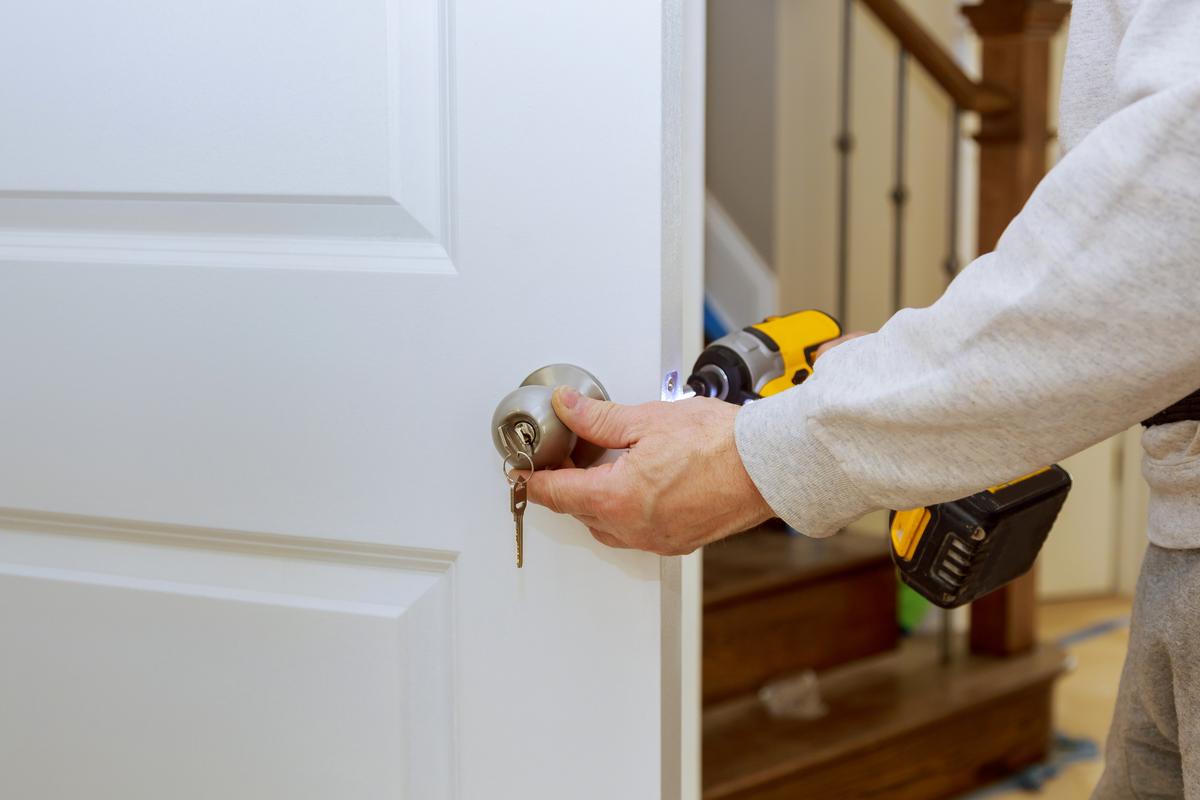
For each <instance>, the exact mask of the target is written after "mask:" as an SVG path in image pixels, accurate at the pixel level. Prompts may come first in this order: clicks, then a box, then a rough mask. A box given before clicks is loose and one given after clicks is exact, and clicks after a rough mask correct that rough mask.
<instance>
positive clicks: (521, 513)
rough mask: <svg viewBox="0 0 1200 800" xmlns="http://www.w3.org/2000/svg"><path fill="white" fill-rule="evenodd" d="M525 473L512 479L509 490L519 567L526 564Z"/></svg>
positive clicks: (526, 481)
mask: <svg viewBox="0 0 1200 800" xmlns="http://www.w3.org/2000/svg"><path fill="white" fill-rule="evenodd" d="M526 483H528V480H527V479H526V478H525V476H524V475H521V476H518V477H517V478H516V479H515V480H514V481H512V483H511V485H510V486H509V490H508V497H509V505H510V506H511V507H512V515H513V524H514V525H515V526H516V529H517V530H516V539H517V569H520V568H521V567H523V566H525V504H526V497H525V484H526Z"/></svg>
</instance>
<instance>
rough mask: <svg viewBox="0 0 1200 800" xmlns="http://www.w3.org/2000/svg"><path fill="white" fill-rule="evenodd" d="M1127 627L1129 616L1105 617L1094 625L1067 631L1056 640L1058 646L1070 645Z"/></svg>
mask: <svg viewBox="0 0 1200 800" xmlns="http://www.w3.org/2000/svg"><path fill="white" fill-rule="evenodd" d="M1128 627H1129V617H1116V618H1115V619H1106V620H1104V621H1102V622H1097V623H1096V624H1094V625H1088V626H1087V627H1086V628H1080V629H1079V630H1077V631H1074V632H1073V633H1068V634H1067V635H1066V636H1064V637H1062V638H1061V639H1059V640H1058V646H1059V647H1070V646H1071V645H1073V644H1079V643H1080V642H1086V641H1087V640H1088V639H1095V638H1096V637H1097V636H1103V635H1104V634H1106V633H1112V632H1113V631H1118V630H1121V629H1122V628H1128Z"/></svg>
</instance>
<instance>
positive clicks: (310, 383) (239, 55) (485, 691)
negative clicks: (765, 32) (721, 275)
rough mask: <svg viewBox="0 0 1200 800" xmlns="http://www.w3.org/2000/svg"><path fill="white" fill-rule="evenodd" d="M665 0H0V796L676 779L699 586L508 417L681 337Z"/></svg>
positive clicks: (389, 793)
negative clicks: (572, 495) (598, 511)
mask: <svg viewBox="0 0 1200 800" xmlns="http://www.w3.org/2000/svg"><path fill="white" fill-rule="evenodd" d="M679 8H680V6H679V4H668V5H667V6H665V7H664V6H663V5H659V4H655V3H645V2H642V0H622V1H621V2H617V3H603V4H600V3H595V4H550V5H546V4H544V3H532V2H530V3H523V2H522V3H515V4H514V3H506V4H491V3H484V2H478V1H477V0H441V1H439V0H387V1H386V2H384V1H382V0H375V2H367V1H366V0H355V1H354V2H331V1H330V0H304V2H299V3H296V2H282V0H240V2H236V3H235V2H233V1H232V0H228V1H226V0H220V1H219V2H212V3H205V4H191V5H188V6H186V7H185V6H179V5H178V4H167V5H164V4H161V3H154V2H150V0H130V1H129V2H125V3H120V4H102V5H97V4H91V3H85V2H81V0H54V2H47V3H41V4H36V7H27V6H26V5H19V4H18V5H13V6H12V7H9V8H6V9H5V10H3V11H0V76H2V77H0V107H3V108H5V114H6V116H7V117H9V118H11V119H12V120H16V121H18V124H16V125H8V126H5V128H4V129H3V130H2V131H0V376H2V379H0V440H2V441H3V447H2V448H0V609H2V610H0V636H2V637H3V638H4V640H5V641H6V642H8V643H9V645H10V646H9V647H8V648H6V654H5V658H4V659H3V661H2V662H0V709H3V712H2V713H0V751H2V752H3V754H4V755H0V795H4V796H14V797H17V796H19V797H27V798H72V797H79V796H88V797H93V798H120V799H121V800H134V799H135V798H161V797H181V798H186V797H197V798H199V797H231V798H234V797H246V798H251V797H252V798H256V800H257V799H258V798H285V797H286V798H298V797H299V798H303V797H312V798H330V797H338V798H376V797H378V798H401V797H403V798H419V800H426V798H440V797H465V798H489V800H490V799H491V798H509V797H538V798H541V797H547V798H549V797H572V798H581V799H586V798H613V797H622V798H642V797H647V798H648V797H655V796H658V795H659V793H660V791H661V789H662V787H663V786H665V785H667V781H666V779H665V778H664V776H663V768H664V758H676V759H678V758H680V755H679V753H678V752H677V751H678V749H679V748H678V742H677V741H675V742H671V741H669V739H668V737H669V736H674V735H676V734H670V733H666V732H665V731H668V730H670V731H674V730H677V722H676V721H669V722H667V723H666V724H664V719H663V714H664V709H666V708H673V709H674V712H675V713H679V711H680V702H681V701H680V700H679V698H678V697H675V698H674V699H671V700H669V699H668V698H667V696H666V694H664V692H666V693H667V694H670V693H671V692H673V691H677V689H678V686H677V684H678V683H679V682H680V681H681V680H682V678H680V670H681V667H680V665H679V664H678V663H672V665H671V667H670V670H665V667H664V647H669V646H675V645H672V644H671V642H674V641H675V639H673V638H672V635H671V634H670V630H671V628H672V626H674V625H675V624H676V621H677V617H678V614H679V613H680V608H681V607H682V604H681V603H680V601H679V597H678V591H679V587H678V581H674V582H673V585H672V586H667V587H664V585H663V584H662V581H661V579H660V566H661V565H660V559H658V558H655V557H652V556H649V555H645V554H635V553H627V552H617V551H610V550H606V549H604V548H602V547H601V546H599V545H598V544H596V543H595V542H594V541H592V539H591V538H590V537H589V536H588V535H587V533H586V531H584V530H583V529H582V528H581V527H579V526H578V525H577V524H576V523H574V522H573V521H570V520H567V519H562V518H557V517H554V516H552V515H550V514H548V513H544V512H543V511H542V510H541V509H531V511H530V513H529V514H528V515H527V518H526V568H525V569H524V570H521V571H518V570H516V569H515V568H514V567H513V564H512V561H513V552H512V548H513V544H512V533H513V530H512V519H511V516H510V514H509V512H508V492H507V486H506V484H505V481H504V478H503V476H502V475H501V471H500V461H499V458H498V457H497V456H496V454H495V452H494V450H493V449H492V446H491V441H490V432H489V431H488V430H487V427H488V423H489V420H490V418H491V411H492V407H493V406H494V404H495V403H496V401H497V400H499V398H500V397H502V396H503V395H504V394H506V393H507V392H508V391H509V390H510V389H512V388H513V387H515V386H516V384H517V383H518V382H519V381H520V380H521V378H522V377H523V376H524V375H525V374H526V373H528V372H529V371H531V370H532V369H534V368H535V367H537V366H540V365H541V364H544V363H549V362H554V361H571V362H574V363H577V364H580V365H583V366H585V367H586V368H588V369H589V370H591V371H592V372H594V373H595V374H596V375H598V376H599V377H600V378H601V380H602V381H604V383H605V384H606V386H607V387H608V389H609V390H610V392H611V393H612V395H613V396H614V397H615V398H616V399H620V400H625V401H640V400H647V399H652V398H655V397H657V395H658V391H659V387H660V385H661V383H662V377H663V374H664V373H665V372H666V371H667V370H669V369H679V368H680V361H681V359H680V352H679V351H680V347H681V344H680V342H681V336H680V324H681V315H680V303H681V299H680V298H681V290H680V286H681V285H688V286H691V285H698V280H693V279H691V278H688V277H686V276H685V275H684V273H685V271H687V270H694V269H696V267H695V263H696V258H695V256H696V252H695V248H694V247H692V246H691V245H689V244H687V243H685V244H684V245H681V244H680V237H681V236H691V235H692V234H693V233H695V234H696V235H698V226H693V225H689V226H688V231H683V229H682V227H681V225H680V221H681V219H682V215H683V214H693V213H696V214H698V209H699V201H698V192H699V189H698V186H699V181H698V180H697V176H698V175H699V170H698V164H699V153H698V151H692V152H690V153H684V141H685V140H688V141H691V142H694V141H696V140H695V138H694V137H693V136H692V134H691V133H689V132H688V130H692V129H688V130H685V126H698V125H699V115H697V114H692V115H690V116H689V115H683V114H680V113H677V112H678V107H679V104H680V103H681V99H680V98H681V97H682V95H683V93H684V89H685V82H684V81H683V80H682V78H681V77H680V76H679V75H678V74H675V75H673V76H668V77H664V73H665V71H666V70H667V68H668V65H670V64H672V63H674V64H675V67H676V68H678V67H679V63H678V53H679V51H680V46H679V43H680V41H681V39H682V36H683V31H684V29H683V27H682V26H680V25H677V24H664V21H668V22H669V21H670V20H671V19H672V15H678V14H679V13H680V12H679ZM616 52H619V53H620V56H619V57H614V53H616ZM665 109H676V113H668V111H665ZM695 129H698V127H696V128H695ZM681 176H683V177H681ZM685 184H686V185H687V186H691V187H692V188H694V189H695V191H696V198H697V199H696V202H695V203H692V204H690V205H687V204H684V202H683V201H682V200H681V197H682V193H683V192H684V191H685V189H684V186H685ZM693 229H694V230H693ZM689 253H690V255H687V254H689ZM685 258H687V259H688V261H687V266H685V261H684V259H685ZM671 593H674V594H673V595H672V594H671ZM664 598H669V599H670V602H667V603H664ZM664 609H666V610H665V611H664ZM676 644H678V643H677V642H676ZM672 657H673V658H677V657H678V656H677V654H675V655H674V656H672ZM668 671H669V672H670V674H671V675H673V676H674V677H673V678H671V679H669V680H665V679H664V677H663V676H664V674H666V672H668ZM667 751H674V755H669V754H668V752H667ZM614 764H619V765H620V769H614V768H613V765H614ZM673 769H675V770H676V771H677V770H678V763H676V764H675V766H674V767H673Z"/></svg>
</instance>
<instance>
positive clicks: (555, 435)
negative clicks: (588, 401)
mask: <svg viewBox="0 0 1200 800" xmlns="http://www.w3.org/2000/svg"><path fill="white" fill-rule="evenodd" d="M556 386H570V387H573V388H575V389H577V390H578V391H579V393H580V394H583V395H587V396H588V397H591V398H594V399H596V400H607V399H608V392H607V391H605V389H604V386H602V385H601V383H600V381H598V380H596V377H595V376H594V375H592V374H591V373H590V372H588V371H587V370H585V369H583V368H581V367H577V366H575V365H574V364H550V365H549V366H545V367H542V368H541V369H538V370H534V371H533V372H532V373H530V374H529V376H528V377H527V378H525V380H523V381H522V382H521V385H520V386H519V387H517V388H516V389H514V390H513V391H512V392H509V393H508V394H507V395H506V396H505V397H504V399H503V400H501V401H500V404H499V405H497V406H496V411H495V413H494V414H492V443H493V444H495V446H496V452H498V453H499V454H500V455H501V456H508V455H512V454H514V453H526V454H527V455H529V457H530V458H531V459H532V461H533V466H534V468H535V469H543V468H545V467H557V466H558V465H559V464H561V463H563V461H565V460H566V458H567V456H570V457H571V460H572V461H573V462H574V463H575V465H576V466H578V467H586V466H589V465H591V464H594V463H595V462H596V460H597V459H598V458H600V456H601V455H603V453H604V448H602V447H598V446H597V445H594V444H592V443H590V442H584V441H580V439H579V437H578V436H576V435H575V434H574V433H572V432H571V430H570V429H569V428H568V427H567V426H566V425H564V424H563V423H562V421H561V420H560V419H559V418H558V416H557V415H556V414H555V413H554V406H553V405H552V404H551V402H550V398H551V395H552V394H553V393H554V388H555V387H556Z"/></svg>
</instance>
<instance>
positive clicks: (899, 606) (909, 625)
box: [896, 583, 933, 633]
mask: <svg viewBox="0 0 1200 800" xmlns="http://www.w3.org/2000/svg"><path fill="white" fill-rule="evenodd" d="M931 608H933V603H931V602H929V601H928V600H926V599H925V598H924V597H921V595H919V594H917V593H916V592H915V591H913V590H912V589H910V588H908V586H906V585H904V584H903V583H898V584H897V595H896V621H897V622H899V623H900V630H902V631H904V632H905V633H912V632H913V631H915V630H916V629H917V626H919V625H920V624H921V620H923V619H925V615H926V614H928V613H929V609H931Z"/></svg>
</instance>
